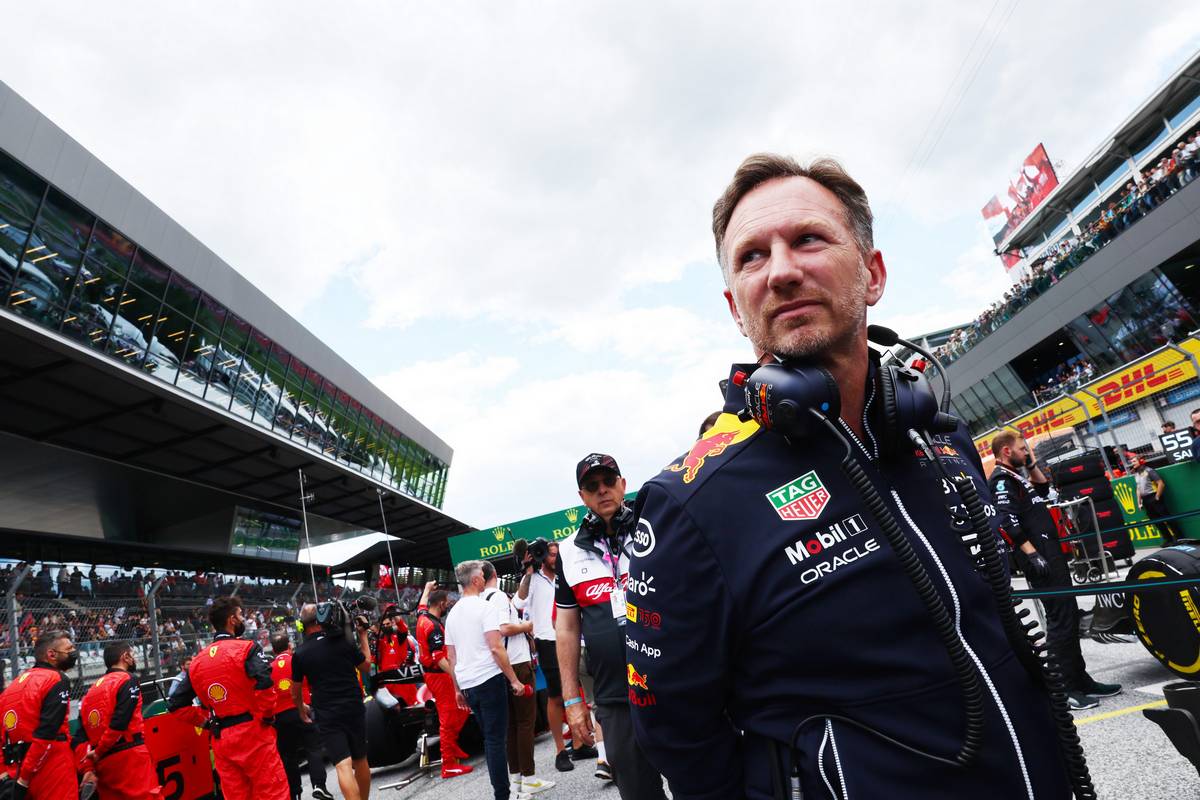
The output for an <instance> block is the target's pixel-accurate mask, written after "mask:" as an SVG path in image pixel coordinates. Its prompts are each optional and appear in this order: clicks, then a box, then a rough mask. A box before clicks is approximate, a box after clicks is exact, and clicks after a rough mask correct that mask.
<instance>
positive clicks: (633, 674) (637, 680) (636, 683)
mask: <svg viewBox="0 0 1200 800" xmlns="http://www.w3.org/2000/svg"><path fill="white" fill-rule="evenodd" d="M628 667H629V685H630V686H632V687H634V688H636V689H641V690H642V691H644V692H646V691H649V690H650V687H649V686H648V685H647V683H646V676H645V675H643V674H641V673H640V672H638V671H637V670H636V669H635V668H634V666H633V664H629V665H628Z"/></svg>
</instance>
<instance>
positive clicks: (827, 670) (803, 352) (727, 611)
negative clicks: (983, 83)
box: [560, 154, 1086, 800]
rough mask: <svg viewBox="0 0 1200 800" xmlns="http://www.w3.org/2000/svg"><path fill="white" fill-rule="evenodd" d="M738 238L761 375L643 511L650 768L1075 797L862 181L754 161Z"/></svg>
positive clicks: (868, 787)
mask: <svg viewBox="0 0 1200 800" xmlns="http://www.w3.org/2000/svg"><path fill="white" fill-rule="evenodd" d="M713 234H714V238H715V243H716V251H717V256H718V261H719V264H720V267H721V270H722V276H723V278H724V280H725V284H726V287H727V288H726V290H725V292H724V296H725V301H726V304H727V305H728V308H729V310H730V313H731V315H732V317H733V320H734V322H735V323H736V324H737V326H738V329H739V330H740V331H741V332H742V334H743V335H745V336H746V337H747V338H748V339H749V340H750V345H751V347H752V348H753V352H752V354H751V355H752V360H748V362H747V363H743V364H735V365H733V366H732V367H731V368H730V371H729V373H728V377H729V384H728V389H727V391H726V394H725V405H724V408H723V411H724V412H725V413H723V414H722V415H721V416H720V417H719V418H718V419H717V421H716V423H715V424H714V426H713V427H712V428H711V429H710V430H709V431H708V432H707V433H706V434H705V435H704V436H703V437H702V438H701V439H700V440H699V441H697V442H695V443H694V444H693V445H692V446H691V447H690V449H689V450H688V452H687V453H686V454H684V455H683V456H682V457H681V458H679V459H678V460H677V461H676V462H674V463H672V464H671V465H669V466H668V467H667V468H666V469H665V470H663V472H661V473H660V474H659V475H658V476H656V477H655V478H653V479H651V480H650V481H649V482H647V483H646V484H645V486H644V487H643V488H642V490H641V492H640V493H639V495H638V499H637V503H636V506H635V510H636V514H637V517H638V519H637V522H636V526H635V527H634V530H633V531H632V532H631V533H630V537H629V538H630V549H631V558H630V560H629V581H628V583H627V592H628V594H627V597H626V601H627V604H628V613H627V623H626V625H625V639H626V658H627V659H628V662H629V668H628V669H629V672H628V685H627V687H626V688H627V690H628V698H629V704H630V707H631V709H632V715H633V723H634V728H635V731H636V733H637V738H638V741H639V743H640V744H641V746H642V748H643V750H644V752H645V753H646V755H647V756H648V757H649V759H650V761H651V762H653V764H654V765H655V766H656V767H658V768H659V769H660V770H662V772H663V774H664V775H665V776H666V778H667V780H668V781H669V783H670V787H671V793H672V795H673V797H674V798H675V799H676V800H730V798H754V799H755V800H767V799H768V798H771V799H772V800H774V799H776V798H778V799H779V800H786V798H792V797H796V796H803V797H805V798H830V797H833V798H839V799H841V800H844V799H845V798H889V800H939V799H940V800H963V798H970V799H971V800H1014V799H1015V798H1020V799H1022V800H1064V799H1065V798H1067V797H1069V796H1070V793H1071V788H1070V780H1074V776H1075V772H1070V773H1069V766H1070V769H1072V770H1074V769H1076V768H1077V764H1076V762H1074V761H1072V762H1069V761H1068V759H1067V758H1066V757H1065V756H1064V755H1062V753H1063V752H1067V748H1066V747H1065V746H1064V747H1062V748H1060V741H1059V740H1060V738H1063V737H1067V736H1068V734H1067V733H1065V732H1064V731H1063V730H1062V729H1061V728H1059V727H1056V724H1055V722H1054V717H1053V716H1052V714H1051V699H1050V697H1049V695H1048V693H1047V692H1046V691H1045V690H1044V689H1043V688H1042V686H1043V682H1042V679H1041V676H1040V675H1039V674H1036V673H1037V672H1038V666H1037V664H1036V663H1035V661H1034V659H1033V656H1032V653H1031V652H1030V651H1029V649H1028V643H1027V642H1026V641H1025V640H1024V638H1014V636H1013V630H1014V629H1016V633H1017V635H1019V636H1020V637H1023V636H1024V634H1023V632H1021V631H1020V629H1019V625H1017V624H1016V623H1015V622H1013V621H1012V620H1011V618H1012V616H1013V615H1012V611H1011V604H1008V597H1009V594H1008V593H1009V592H1010V584H1009V578H1008V575H1007V570H1006V569H1005V567H1004V564H1003V562H1002V561H1001V560H1000V559H999V558H998V557H997V549H996V541H997V538H998V533H997V531H996V528H995V509H994V507H989V506H990V502H991V498H990V495H988V494H987V484H986V481H985V480H984V477H983V472H982V467H981V464H980V461H979V458H978V454H977V453H976V451H975V447H974V445H973V444H972V442H971V439H970V438H969V437H968V436H967V434H966V431H965V429H964V427H963V426H962V425H961V424H960V423H959V422H958V420H956V419H954V418H953V417H951V416H950V415H949V414H948V413H947V409H948V407H949V402H948V398H946V399H944V400H939V398H938V397H937V396H936V394H935V393H934V392H933V391H932V389H931V388H930V383H929V380H928V378H926V377H925V376H923V375H922V374H921V373H920V372H919V371H917V370H915V369H910V368H907V367H905V366H903V365H901V364H898V363H895V362H886V363H885V362H883V360H882V359H881V357H880V355H879V354H878V352H877V351H875V350H872V349H871V348H870V347H868V344H867V342H868V333H869V332H868V326H867V308H868V307H870V306H873V305H875V304H876V303H877V302H878V301H879V300H880V298H881V297H882V296H883V291H884V286H885V283H886V279H887V270H886V267H885V265H884V260H883V255H882V253H881V252H880V251H879V250H877V249H876V248H875V245H874V243H873V234H872V215H871V209H870V206H869V204H868V202H867V197H866V194H865V192H864V191H863V189H862V187H861V186H859V184H858V183H857V182H856V181H855V180H854V179H853V178H852V177H850V175H849V174H847V173H846V171H845V170H844V169H843V168H842V167H841V165H840V164H838V163H837V162H835V161H832V160H829V159H821V160H818V161H815V162H813V163H811V164H809V165H801V164H800V163H798V162H796V161H795V160H793V159H791V158H787V157H784V156H778V155H773V154H759V155H754V156H750V157H749V158H747V159H746V160H745V161H743V162H742V164H741V165H740V166H739V167H738V169H737V171H736V173H735V174H734V176H733V180H732V182H731V183H730V185H729V186H728V188H727V189H726V190H725V191H724V193H723V194H722V195H721V197H720V198H719V199H718V200H717V202H716V204H715V206H714V208H713ZM870 335H871V337H872V338H873V339H874V340H875V341H877V342H878V343H879V344H881V345H883V346H891V345H894V344H896V343H897V342H898V341H899V338H898V337H897V336H896V334H895V333H893V332H891V331H888V330H886V329H880V328H874V329H872V330H871V331H870ZM906 346H907V345H906ZM960 507H962V508H967V509H968V513H967V515H966V516H965V517H958V516H955V514H956V509H957V508H960ZM989 521H990V524H989ZM966 523H969V525H967V524H966ZM973 548H974V549H976V550H977V551H978V554H979V556H980V559H981V560H980V561H979V562H977V561H976V558H975V555H976V553H975V552H973ZM564 549H565V546H564ZM981 576H983V578H984V579H983V580H981ZM1005 604H1007V612H1006V611H1004V610H1003V605H1005ZM560 613H561V612H560ZM560 619H561V616H560ZM588 644H589V647H590V646H591V639H590V637H589V640H588ZM1063 713H1064V716H1066V717H1067V718H1068V722H1069V714H1067V713H1066V712H1065V711H1064V712H1063ZM1073 734H1074V727H1073V726H1071V735H1073ZM1063 740H1064V741H1066V739H1065V738H1064V739H1063ZM1075 741H1077V739H1076V740H1075ZM609 749H610V752H611V750H612V748H611V746H610V748H609ZM1070 752H1071V753H1072V754H1073V755H1074V753H1075V751H1074V750H1071V751H1070ZM1078 760H1081V759H1078ZM1083 771H1084V773H1085V774H1086V766H1084V767H1083ZM1069 774H1070V775H1071V776H1072V777H1071V778H1069Z"/></svg>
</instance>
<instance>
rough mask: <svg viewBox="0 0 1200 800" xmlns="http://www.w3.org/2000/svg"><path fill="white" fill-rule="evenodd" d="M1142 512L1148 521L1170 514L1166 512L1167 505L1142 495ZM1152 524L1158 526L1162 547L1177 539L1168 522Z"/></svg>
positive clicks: (1172, 527)
mask: <svg viewBox="0 0 1200 800" xmlns="http://www.w3.org/2000/svg"><path fill="white" fill-rule="evenodd" d="M1142 510H1144V511H1145V512H1146V516H1147V517H1149V518H1150V519H1158V518H1160V517H1169V516H1171V512H1170V511H1168V510H1167V504H1166V503H1164V502H1163V501H1162V500H1159V499H1158V498H1157V497H1155V496H1154V495H1153V494H1144V495H1142ZM1154 524H1155V525H1157V526H1158V532H1159V533H1160V534H1161V535H1162V543H1163V547H1166V546H1168V545H1172V544H1174V543H1175V541H1176V540H1177V539H1178V538H1179V533H1178V532H1177V531H1176V530H1175V526H1174V525H1172V524H1171V523H1170V522H1156V523H1154Z"/></svg>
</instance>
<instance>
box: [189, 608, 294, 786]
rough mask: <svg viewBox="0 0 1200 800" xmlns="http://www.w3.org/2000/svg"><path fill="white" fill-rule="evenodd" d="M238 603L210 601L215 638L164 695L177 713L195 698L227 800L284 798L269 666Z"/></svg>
mask: <svg viewBox="0 0 1200 800" xmlns="http://www.w3.org/2000/svg"><path fill="white" fill-rule="evenodd" d="M243 614H244V612H243V611H242V601H241V600H239V599H238V598H237V597H232V596H226V595H223V596H221V597H218V598H217V599H215V600H213V603H212V605H211V606H210V607H209V611H208V619H209V622H211V623H212V626H213V630H215V631H217V635H216V636H215V637H213V641H212V644H210V645H209V646H208V647H206V648H204V649H203V650H201V651H200V652H199V653H197V654H196V656H195V657H194V658H193V659H192V662H191V664H189V665H188V668H187V672H185V673H184V674H183V677H182V678H181V679H180V681H179V683H177V684H176V685H175V687H174V688H173V689H172V690H171V694H170V695H169V696H168V697H167V710H168V711H176V710H178V709H180V708H187V707H189V706H191V705H192V700H193V699H197V698H198V699H199V700H200V705H201V706H203V707H204V708H205V709H206V710H207V711H208V712H209V719H208V722H207V723H205V724H206V726H207V727H208V728H209V729H210V730H212V736H213V739H212V748H213V757H214V763H215V765H216V768H217V775H219V776H220V778H221V792H222V794H224V796H225V797H227V798H229V800H250V798H253V800H264V799H266V800H286V798H287V797H288V785H287V774H286V773H285V772H284V771H283V763H282V762H281V761H280V760H279V751H278V749H277V748H276V746H275V729H274V727H273V725H274V722H275V697H274V692H272V691H271V687H272V683H271V662H270V661H268V660H267V656H266V654H265V653H263V651H262V648H260V647H259V646H258V645H257V644H255V643H254V642H251V641H249V640H247V639H240V638H238V637H240V636H241V635H242V634H243V633H245V632H246V621H245V617H244V616H243Z"/></svg>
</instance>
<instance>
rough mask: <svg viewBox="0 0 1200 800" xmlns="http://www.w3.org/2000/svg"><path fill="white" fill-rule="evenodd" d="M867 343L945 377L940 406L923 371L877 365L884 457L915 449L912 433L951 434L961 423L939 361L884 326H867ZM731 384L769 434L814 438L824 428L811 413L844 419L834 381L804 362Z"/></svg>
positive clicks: (770, 367) (768, 367)
mask: <svg viewBox="0 0 1200 800" xmlns="http://www.w3.org/2000/svg"><path fill="white" fill-rule="evenodd" d="M867 339H868V340H869V341H872V342H874V343H875V344H879V345H883V346H884V347H892V346H894V345H896V344H900V345H903V346H904V347H907V348H909V349H910V350H913V351H915V352H917V353H920V354H921V355H922V356H924V357H925V358H926V359H927V360H928V362H930V363H933V364H936V365H937V367H938V372H939V373H940V374H941V375H942V387H943V388H942V398H941V402H940V403H939V401H938V398H937V396H936V395H935V394H934V392H933V387H932V386H931V385H930V382H929V378H928V376H926V375H925V374H924V372H923V371H922V369H920V368H918V367H917V366H916V365H914V366H904V364H903V363H901V362H899V361H896V362H894V363H888V364H880V365H879V374H878V382H879V394H880V397H881V406H882V408H883V411H882V418H883V423H882V425H881V430H879V431H876V433H877V434H878V436H877V439H878V441H879V448H880V455H881V457H882V458H883V459H885V460H889V459H892V458H895V457H896V456H898V455H900V454H901V453H904V452H906V451H908V450H911V448H912V440H911V439H909V437H908V431H910V430H916V431H925V430H928V431H931V432H935V433H951V432H953V431H955V430H957V428H958V418H957V417H955V416H953V415H952V414H950V413H948V412H947V410H946V409H947V407H948V406H949V403H950V393H949V386H948V385H947V383H946V380H945V374H946V372H945V369H944V368H943V367H942V366H941V364H940V363H939V362H938V360H937V358H936V357H934V356H933V355H932V354H931V353H929V352H927V351H926V350H925V349H923V348H921V347H919V346H917V345H915V344H913V343H912V342H909V341H905V340H904V339H901V338H900V337H899V336H898V335H897V334H896V332H895V331H893V330H890V329H888V328H884V327H882V326H880V325H870V326H868V327H867ZM731 380H732V381H733V383H734V384H735V385H737V386H741V387H742V389H743V391H744V392H745V395H746V411H745V412H743V413H744V414H746V415H747V416H749V417H751V418H753V419H754V420H755V421H756V422H758V424H759V425H761V426H762V427H764V428H766V429H768V430H772V429H773V430H777V431H779V432H780V433H782V434H783V435H785V436H787V437H788V438H789V439H803V438H807V437H809V436H812V435H813V434H814V433H815V432H816V431H817V429H818V428H821V427H823V425H824V423H823V422H822V421H821V419H820V417H818V416H817V415H814V414H813V413H812V411H813V410H815V411H817V412H819V413H820V415H821V416H823V417H825V418H826V419H830V420H836V419H837V418H838V416H839V415H840V414H841V408H842V404H841V395H840V393H839V392H838V386H837V383H836V382H835V381H834V379H833V376H832V375H831V374H830V373H829V371H828V370H826V369H825V368H824V367H818V366H816V365H814V364H809V363H806V362H802V361H792V360H783V361H781V362H777V363H774V364H764V365H763V366H760V367H758V368H757V369H755V370H754V371H753V372H751V373H748V374H747V373H745V372H741V371H739V372H735V373H734V375H733V377H732V378H731Z"/></svg>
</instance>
